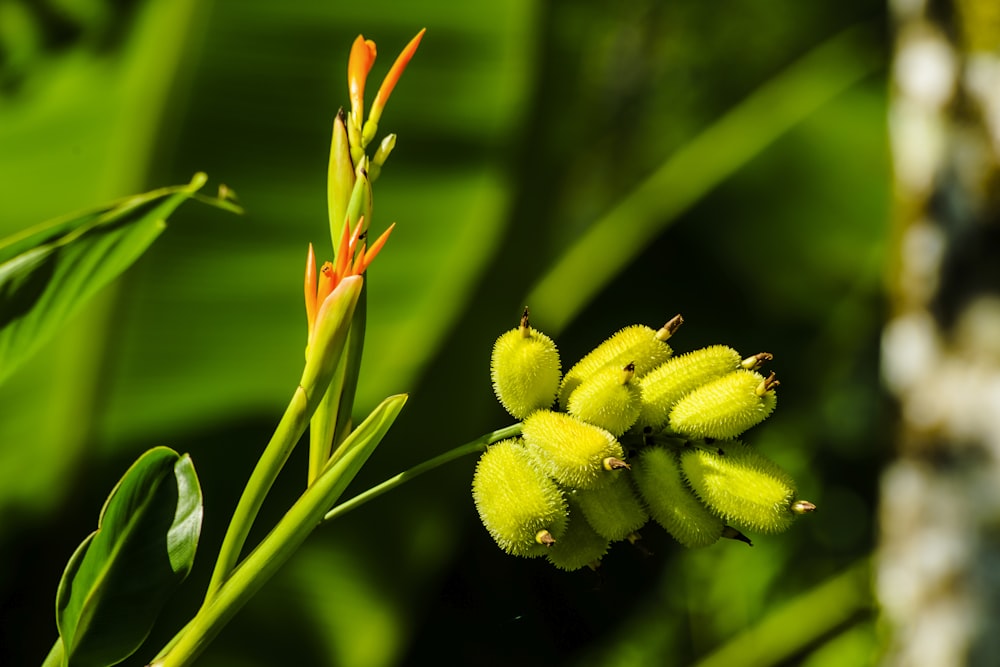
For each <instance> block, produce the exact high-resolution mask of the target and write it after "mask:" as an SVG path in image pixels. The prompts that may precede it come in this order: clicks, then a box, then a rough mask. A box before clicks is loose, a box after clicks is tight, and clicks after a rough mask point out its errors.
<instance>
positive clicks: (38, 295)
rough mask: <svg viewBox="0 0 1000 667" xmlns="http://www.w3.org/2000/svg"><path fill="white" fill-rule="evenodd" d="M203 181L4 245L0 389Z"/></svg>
mask: <svg viewBox="0 0 1000 667" xmlns="http://www.w3.org/2000/svg"><path fill="white" fill-rule="evenodd" d="M205 180H206V179H205V175H204V174H197V175H195V177H194V179H192V181H191V182H190V183H188V184H187V185H181V186H174V187H169V188H162V189H160V190H154V191H152V192H149V193H145V194H142V195H136V196H133V197H129V198H126V199H123V200H119V201H118V202H115V203H113V204H110V205H109V206H107V207H105V208H103V209H99V210H90V211H85V212H83V213H79V214H74V215H71V216H65V217H63V218H59V219H56V220H52V221H50V222H47V223H42V224H41V225H38V226H36V227H34V228H31V229H28V230H25V231H24V232H20V233H18V234H15V235H13V236H10V237H7V238H6V239H0V381H3V380H4V379H5V378H6V377H8V376H9V375H10V374H11V373H12V372H13V371H14V370H15V369H16V368H17V367H18V366H19V365H20V364H21V362H23V361H24V360H26V359H27V358H28V357H30V356H31V355H32V354H33V353H34V352H35V351H36V350H37V349H38V348H39V347H40V346H41V345H42V343H44V342H45V341H46V340H47V339H49V338H51V337H52V336H53V335H56V333H57V332H58V329H59V327H60V325H62V324H63V323H64V322H65V321H66V320H68V319H69V318H70V317H71V316H72V315H74V314H75V313H76V312H77V311H78V310H79V308H80V307H81V306H82V305H83V303H84V302H86V301H87V300H88V299H89V298H90V297H92V296H93V295H94V294H96V293H97V291H98V290H100V289H101V288H102V287H104V286H105V285H107V284H108V283H110V282H111V281H112V280H114V279H115V278H117V277H118V276H119V275H121V274H122V273H123V272H124V271H125V270H126V269H128V268H129V267H130V266H131V265H132V264H133V263H134V262H135V261H136V260H137V259H139V257H140V256H141V255H142V254H143V253H144V252H145V251H146V250H147V249H148V248H149V246H150V245H152V243H153V242H154V241H155V240H156V239H157V237H158V236H159V235H160V233H162V231H163V230H164V229H165V228H166V219H167V218H168V217H169V216H170V214H172V213H173V211H174V210H175V209H176V208H177V207H178V206H180V204H181V203H183V202H184V201H186V200H187V199H190V198H191V197H193V196H194V195H195V193H196V192H197V190H198V189H199V188H200V187H201V186H202V185H203V184H204V183H205Z"/></svg>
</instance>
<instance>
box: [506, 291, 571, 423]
mask: <svg viewBox="0 0 1000 667" xmlns="http://www.w3.org/2000/svg"><path fill="white" fill-rule="evenodd" d="M490 375H491V377H492V379H493V391H494V392H496V395H497V399H499V401H500V403H501V404H502V405H503V407H504V408H505V409H506V410H507V412H509V413H510V414H511V416H513V417H514V418H516V419H524V418H525V417H527V416H528V415H529V414H531V413H532V412H534V411H535V410H541V409H544V408H548V407H551V406H552V402H553V401H554V400H555V397H556V392H557V391H558V389H559V380H560V364H559V352H558V350H556V345H555V343H554V342H552V339H551V338H549V337H548V336H546V335H545V334H543V333H541V332H539V331H536V330H535V329H532V328H531V327H530V326H529V324H528V309H527V308H525V309H524V314H523V315H522V316H521V324H520V326H519V327H517V328H516V329H511V330H510V331H508V332H507V333H505V334H503V335H502V336H500V337H499V338H497V341H496V343H495V344H494V345H493V356H492V358H491V359H490Z"/></svg>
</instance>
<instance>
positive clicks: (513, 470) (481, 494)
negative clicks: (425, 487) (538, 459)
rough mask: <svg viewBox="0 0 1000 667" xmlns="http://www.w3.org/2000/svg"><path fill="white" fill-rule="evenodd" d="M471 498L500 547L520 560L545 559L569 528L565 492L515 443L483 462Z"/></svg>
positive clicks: (495, 448) (490, 452)
mask: <svg viewBox="0 0 1000 667" xmlns="http://www.w3.org/2000/svg"><path fill="white" fill-rule="evenodd" d="M472 499H473V501H474V502H475V504H476V510H477V511H478V512H479V518H480V519H481V520H482V522H483V525H484V526H486V530H487V531H489V533H490V535H491V536H492V537H493V539H494V540H495V541H496V543H497V545H499V546H500V548H501V549H503V550H504V551H506V552H507V553H509V554H513V555H515V556H526V557H535V556H541V555H542V554H544V553H545V551H546V548H547V547H548V546H551V545H552V544H553V543H554V542H555V540H557V539H559V538H560V537H561V536H562V534H563V532H564V531H565V529H566V518H567V511H568V510H567V506H566V499H565V498H564V497H563V494H562V491H561V490H560V489H559V487H558V486H557V485H556V483H555V482H553V481H552V480H551V479H550V478H549V477H547V476H546V475H545V474H544V473H543V472H541V471H540V470H539V469H538V467H537V466H536V465H535V463H534V461H533V460H532V458H531V456H530V455H529V454H528V452H527V450H526V449H525V448H524V446H523V445H522V444H521V443H520V442H519V441H517V440H514V439H510V440H502V441H501V442H498V443H496V444H495V445H491V446H490V448H489V449H487V450H486V451H485V452H484V453H483V455H482V457H480V459H479V463H478V464H477V465H476V472H475V474H474V476H473V478H472Z"/></svg>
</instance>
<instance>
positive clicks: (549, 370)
mask: <svg viewBox="0 0 1000 667" xmlns="http://www.w3.org/2000/svg"><path fill="white" fill-rule="evenodd" d="M682 322H683V319H682V318H681V317H680V315H678V316H676V317H674V318H673V319H671V320H670V321H669V322H667V323H666V324H665V325H664V326H663V327H661V328H660V329H652V328H650V327H647V326H643V325H635V326H630V327H626V328H624V329H622V330H621V331H619V332H618V333H616V334H614V335H613V336H611V337H610V338H608V339H607V340H605V341H604V342H603V343H601V344H600V345H598V346H597V347H596V348H594V350H593V351H591V352H590V353H589V354H587V355H586V356H584V357H583V358H582V359H581V360H580V361H578V362H577V363H576V364H575V365H573V366H572V367H571V368H570V369H569V370H568V371H567V372H566V373H565V375H563V374H562V373H561V366H560V359H559V353H558V350H557V349H556V345H555V343H554V342H553V341H552V339H551V338H549V337H548V336H546V335H545V334H543V333H541V332H539V331H536V330H535V329H533V328H532V327H531V326H530V325H529V322H528V311H527V309H525V311H524V314H523V315H522V317H521V321H520V324H519V326H518V327H517V328H515V329H512V330H511V331H508V332H506V333H504V334H503V335H501V336H500V337H499V338H498V339H497V341H496V344H495V345H494V347H493V355H492V359H491V377H492V380H493V389H494V391H495V392H496V395H497V398H498V399H499V401H500V403H501V404H502V405H503V407H504V408H505V409H506V410H507V411H508V412H509V413H510V414H511V415H512V416H513V417H515V418H516V419H519V420H521V422H522V424H521V435H520V437H519V438H513V439H508V440H504V441H502V442H499V443H496V444H494V445H492V446H490V447H489V448H488V449H487V451H486V452H485V453H484V454H483V456H482V458H481V459H480V460H479V464H478V465H477V467H476V472H475V475H474V477H473V484H472V495H473V500H474V501H475V505H476V509H477V510H478V512H479V516H480V518H481V519H482V522H483V524H484V525H485V526H486V529H487V531H489V533H490V535H491V536H492V537H493V539H494V540H495V541H496V543H497V544H498V545H499V546H500V547H501V548H502V549H503V550H504V551H506V552H508V553H510V554H513V555H517V556H526V557H534V556H542V555H544V556H545V557H546V558H547V559H548V560H549V561H550V562H551V563H552V564H553V565H555V566H556V567H558V568H561V569H565V570H575V569H579V568H581V567H584V566H590V567H596V565H597V563H598V562H599V561H600V559H601V557H603V555H604V554H605V553H606V552H607V550H608V548H609V546H610V544H611V543H613V542H617V541H621V540H626V539H627V540H629V541H635V540H636V539H638V537H639V535H638V532H637V531H638V530H639V529H640V528H642V527H643V526H644V525H645V524H646V523H647V522H648V520H649V519H650V518H651V519H653V521H654V522H656V523H657V524H659V525H660V526H662V527H663V528H664V529H665V530H666V531H667V532H668V533H669V534H670V535H672V536H673V537H674V538H675V539H676V540H677V541H678V542H680V543H681V544H682V545H684V546H686V547H691V548H694V547H704V546H708V545H710V544H713V543H714V542H716V541H717V540H718V539H719V538H720V537H728V538H733V539H739V540H742V541H744V542H747V543H749V542H750V540H749V539H748V538H747V537H746V536H745V535H744V534H743V532H741V531H747V532H756V533H777V532H780V531H783V530H785V529H787V528H788V527H789V526H790V525H791V523H792V521H793V519H794V518H795V516H796V515H798V514H804V513H807V512H810V511H812V510H814V509H815V506H814V505H813V504H812V503H810V502H808V501H804V500H799V499H798V498H797V494H796V490H795V483H794V481H793V480H792V479H791V477H789V475H788V474H787V473H786V472H785V471H783V470H782V469H781V468H779V467H778V465H777V464H775V463H774V462H772V461H771V460H769V459H767V458H766V457H765V456H764V455H762V454H761V453H759V452H758V451H757V450H755V449H753V448H752V447H749V446H747V445H745V444H743V443H742V442H741V441H739V440H736V438H737V437H738V436H740V435H741V434H742V433H744V432H745V431H747V430H748V429H749V428H751V427H753V426H755V425H756V424H759V423H760V422H762V421H763V420H764V419H766V418H767V417H768V416H769V415H770V414H771V413H772V412H773V411H774V408H775V405H776V401H777V397H776V393H775V388H776V387H777V386H778V381H777V380H776V379H775V376H774V373H770V374H769V375H767V376H765V375H763V374H761V373H760V372H759V368H760V367H761V365H762V364H764V363H765V362H767V361H770V360H771V358H772V357H771V355H770V354H767V353H760V354H756V355H753V356H751V357H746V358H744V357H742V356H741V355H740V354H739V353H738V352H736V350H734V349H732V348H731V347H728V346H725V345H712V346H709V347H705V348H701V349H698V350H694V351H692V352H688V353H686V354H681V355H677V356H675V355H674V353H673V350H672V348H671V347H670V345H668V344H667V340H668V339H669V338H670V337H671V336H672V335H673V334H674V332H675V331H676V330H677V329H678V328H679V327H680V325H681V323H682Z"/></svg>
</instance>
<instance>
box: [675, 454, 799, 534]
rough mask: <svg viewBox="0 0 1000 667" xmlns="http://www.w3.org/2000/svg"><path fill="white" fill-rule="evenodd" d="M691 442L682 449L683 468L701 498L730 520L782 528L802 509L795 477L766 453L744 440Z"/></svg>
mask: <svg viewBox="0 0 1000 667" xmlns="http://www.w3.org/2000/svg"><path fill="white" fill-rule="evenodd" d="M712 446H713V447H715V448H716V449H714V450H713V449H708V448H702V447H692V448H690V449H688V450H685V451H684V452H683V453H682V454H681V470H683V472H684V476H685V477H686V478H687V480H688V483H689V484H690V485H691V488H692V489H694V492H695V493H696V494H697V495H698V497H699V498H700V499H701V500H702V502H704V503H705V505H707V506H708V507H709V508H710V509H711V510H712V511H713V512H715V514H717V515H718V516H719V517H721V518H722V519H723V520H724V521H725V522H726V523H729V524H732V525H733V526H735V527H736V528H740V529H743V530H748V531H750V532H757V533H780V532H781V531H783V530H785V529H787V528H788V527H789V526H790V525H791V524H792V521H793V520H794V519H795V517H796V516H797V514H799V513H801V509H802V508H803V507H805V506H810V507H812V508H813V509H815V505H812V503H809V502H807V501H797V499H796V497H795V496H796V491H795V482H794V481H793V480H792V478H791V477H790V476H789V475H788V473H786V472H785V471H784V470H782V469H781V468H780V467H778V464H776V463H774V462H773V461H771V460H770V459H768V458H767V457H765V456H764V455H763V454H761V453H760V452H758V451H757V450H755V449H753V448H752V447H747V446H746V445H744V444H743V443H741V442H738V441H731V442H722V443H714V444H713V445H712Z"/></svg>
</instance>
